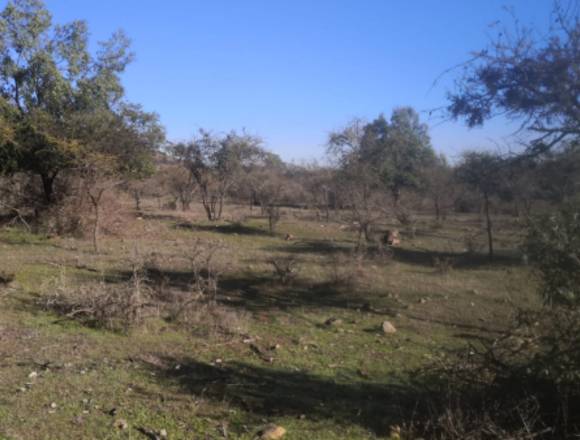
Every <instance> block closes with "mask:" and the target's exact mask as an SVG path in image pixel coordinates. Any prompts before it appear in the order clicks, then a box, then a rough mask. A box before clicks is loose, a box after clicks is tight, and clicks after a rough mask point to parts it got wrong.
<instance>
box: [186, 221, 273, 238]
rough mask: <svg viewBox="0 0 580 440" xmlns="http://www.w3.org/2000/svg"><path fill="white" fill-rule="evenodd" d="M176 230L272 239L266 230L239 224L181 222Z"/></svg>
mask: <svg viewBox="0 0 580 440" xmlns="http://www.w3.org/2000/svg"><path fill="white" fill-rule="evenodd" d="M175 228H176V229H186V230H189V231H201V232H217V233H218V234H228V235H234V234H236V235H261V236H268V237H272V236H273V235H272V234H270V232H268V231H267V230H265V229H261V228H259V227H252V226H246V225H243V224H239V223H226V224H215V225H196V224H194V223H191V222H180V223H177V224H176V225H175Z"/></svg>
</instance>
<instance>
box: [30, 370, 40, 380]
mask: <svg viewBox="0 0 580 440" xmlns="http://www.w3.org/2000/svg"><path fill="white" fill-rule="evenodd" d="M28 377H29V378H30V379H34V378H35V377H38V373H37V372H36V371H32V372H31V373H30V374H29V375H28Z"/></svg>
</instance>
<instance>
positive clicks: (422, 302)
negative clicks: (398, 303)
mask: <svg viewBox="0 0 580 440" xmlns="http://www.w3.org/2000/svg"><path fill="white" fill-rule="evenodd" d="M426 302H427V299H425V298H421V299H420V300H419V304H425V303H426Z"/></svg>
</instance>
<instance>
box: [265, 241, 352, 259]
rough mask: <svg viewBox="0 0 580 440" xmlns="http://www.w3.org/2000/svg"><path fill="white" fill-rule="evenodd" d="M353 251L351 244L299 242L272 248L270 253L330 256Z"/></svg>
mask: <svg viewBox="0 0 580 440" xmlns="http://www.w3.org/2000/svg"><path fill="white" fill-rule="evenodd" d="M352 249H353V245H352V244H351V243H345V242H336V241H331V240H300V241H295V242H290V243H288V244H286V245H285V246H272V247H270V248H269V250H271V251H277V252H285V253H289V254H320V255H332V254H339V253H346V252H348V251H350V250H352Z"/></svg>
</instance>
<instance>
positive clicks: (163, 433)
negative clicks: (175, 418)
mask: <svg viewBox="0 0 580 440" xmlns="http://www.w3.org/2000/svg"><path fill="white" fill-rule="evenodd" d="M159 437H161V438H167V430H166V429H162V430H160V431H159Z"/></svg>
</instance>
